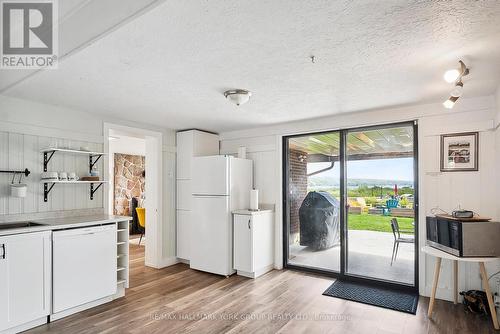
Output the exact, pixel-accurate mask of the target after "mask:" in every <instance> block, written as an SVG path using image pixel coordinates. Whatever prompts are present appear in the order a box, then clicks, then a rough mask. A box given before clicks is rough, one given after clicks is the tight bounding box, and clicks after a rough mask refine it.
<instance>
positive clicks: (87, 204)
mask: <svg viewBox="0 0 500 334" xmlns="http://www.w3.org/2000/svg"><path fill="white" fill-rule="evenodd" d="M55 145H57V146H58V147H71V148H73V149H79V148H81V147H88V148H89V149H90V150H92V151H102V150H103V145H102V144H100V143H91V142H84V141H75V140H67V139H60V138H51V137H41V136H33V135H23V134H18V133H8V132H0V169H15V170H24V168H28V169H29V170H30V171H31V174H30V176H29V177H28V178H24V177H23V180H22V183H26V184H27V185H28V192H27V195H26V197H25V198H14V197H11V196H10V183H11V181H12V175H9V174H0V214H2V215H4V214H23V213H37V212H48V211H62V210H76V209H86V208H102V207H104V205H103V195H102V191H103V189H102V188H103V187H104V186H103V187H101V188H99V190H98V191H97V192H96V193H95V194H94V200H90V187H89V185H88V184H56V185H55V186H54V188H53V189H52V191H51V192H50V194H49V200H48V202H44V201H43V183H41V182H40V175H41V173H42V172H43V154H42V153H41V150H43V149H45V148H47V147H50V146H55ZM97 166H98V167H97V168H98V170H99V171H100V173H101V175H100V176H101V178H102V176H103V159H102V158H101V159H100V160H99V162H98V163H97ZM48 171H55V172H61V171H65V172H75V173H76V174H77V175H78V176H79V177H82V176H86V175H87V174H88V172H89V158H88V156H87V155H77V154H64V153H61V152H56V153H55V154H54V156H53V157H52V159H51V161H50V162H49V165H48ZM18 181H19V175H18V176H17V177H16V182H18Z"/></svg>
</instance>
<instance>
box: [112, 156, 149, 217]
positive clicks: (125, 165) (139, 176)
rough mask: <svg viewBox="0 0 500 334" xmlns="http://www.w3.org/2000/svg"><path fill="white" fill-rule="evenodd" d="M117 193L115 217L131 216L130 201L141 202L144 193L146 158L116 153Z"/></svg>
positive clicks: (115, 196) (114, 209) (115, 193)
mask: <svg viewBox="0 0 500 334" xmlns="http://www.w3.org/2000/svg"><path fill="white" fill-rule="evenodd" d="M114 159H115V191H114V208H113V212H114V214H115V215H123V216H129V215H131V213H130V200H131V199H132V197H136V198H137V200H139V198H140V196H141V193H143V192H144V184H145V179H144V177H143V172H144V170H145V160H146V159H145V157H144V156H140V155H130V154H121V153H115V157H114Z"/></svg>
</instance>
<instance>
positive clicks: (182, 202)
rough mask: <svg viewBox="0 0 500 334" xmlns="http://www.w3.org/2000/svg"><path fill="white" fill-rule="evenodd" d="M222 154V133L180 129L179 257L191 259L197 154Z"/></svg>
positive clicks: (178, 137)
mask: <svg viewBox="0 0 500 334" xmlns="http://www.w3.org/2000/svg"><path fill="white" fill-rule="evenodd" d="M218 154H219V136H218V135H216V134H213V133H208V132H204V131H199V130H187V131H181V132H177V172H176V178H177V187H176V188H177V191H176V195H177V204H176V209H177V215H176V216H177V233H176V235H177V257H178V258H181V259H183V260H190V257H189V256H190V248H191V247H190V243H191V234H190V231H191V222H190V217H191V215H190V210H191V208H192V197H193V196H192V192H191V189H192V187H191V186H192V180H191V175H192V169H193V168H196V166H192V159H193V157H199V156H209V155H218Z"/></svg>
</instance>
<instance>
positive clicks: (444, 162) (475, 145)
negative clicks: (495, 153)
mask: <svg viewBox="0 0 500 334" xmlns="http://www.w3.org/2000/svg"><path fill="white" fill-rule="evenodd" d="M478 158H479V133H478V132H468V133H453V134H447V135H441V171H442V172H468V171H477V170H478V169H479V168H478Z"/></svg>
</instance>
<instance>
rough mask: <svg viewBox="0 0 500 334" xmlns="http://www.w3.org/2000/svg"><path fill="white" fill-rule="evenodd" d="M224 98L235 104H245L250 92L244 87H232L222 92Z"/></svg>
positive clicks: (250, 94)
mask: <svg viewBox="0 0 500 334" xmlns="http://www.w3.org/2000/svg"><path fill="white" fill-rule="evenodd" d="M224 96H225V97H226V99H228V100H229V101H231V102H232V103H234V104H236V105H237V106H239V105H242V104H245V103H247V102H248V100H250V96H252V92H249V91H248V90H245V89H232V90H227V91H225V92H224Z"/></svg>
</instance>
